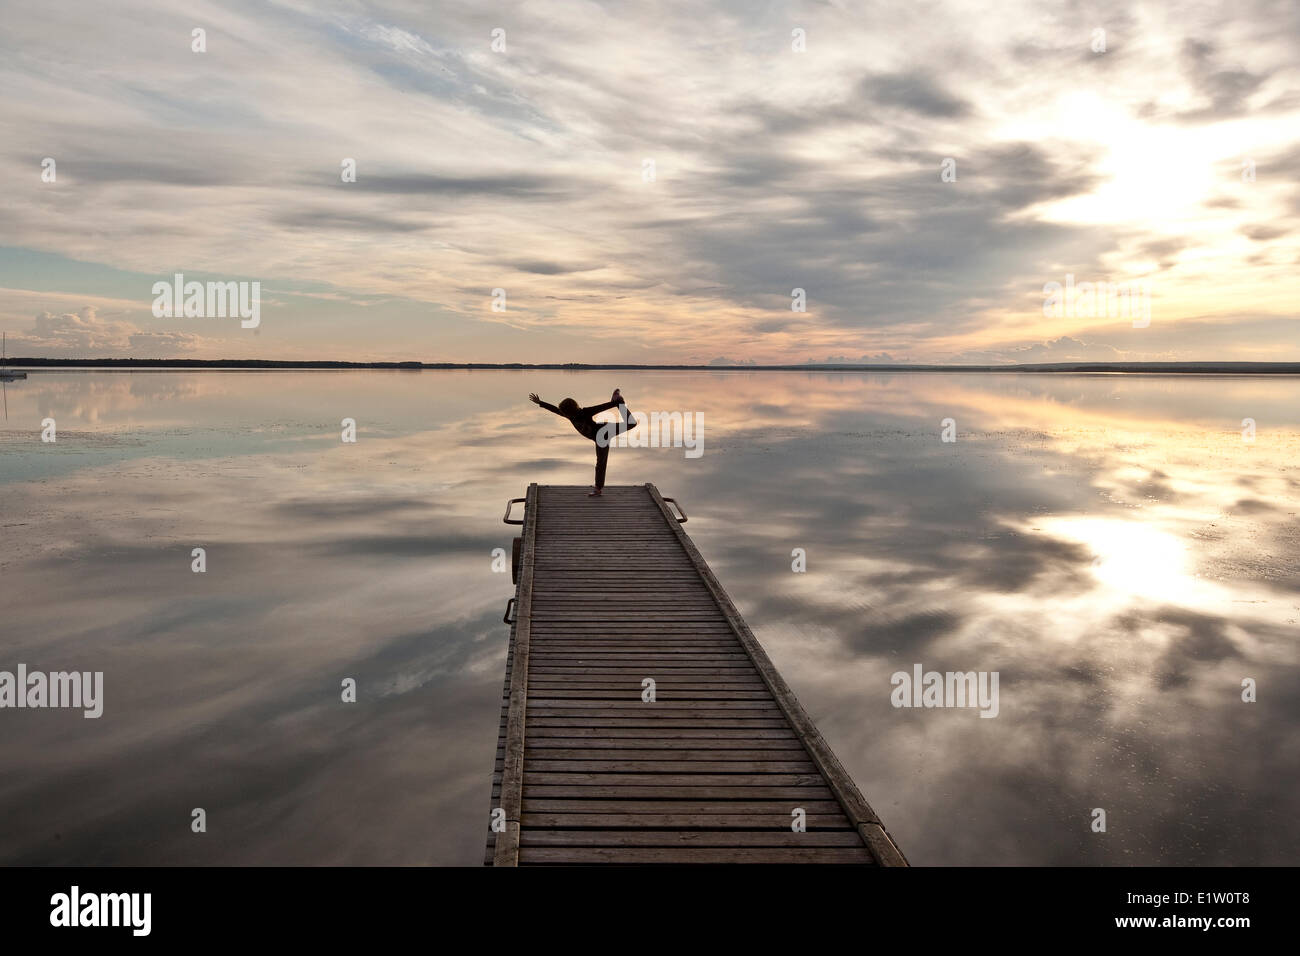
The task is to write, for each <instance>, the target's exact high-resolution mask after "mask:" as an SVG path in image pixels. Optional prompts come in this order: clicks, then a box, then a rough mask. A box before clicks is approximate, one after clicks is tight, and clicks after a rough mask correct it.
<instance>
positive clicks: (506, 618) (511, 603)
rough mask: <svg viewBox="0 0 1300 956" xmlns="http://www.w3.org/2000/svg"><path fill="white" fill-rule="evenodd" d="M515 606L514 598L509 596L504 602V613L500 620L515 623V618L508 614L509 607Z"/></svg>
mask: <svg viewBox="0 0 1300 956" xmlns="http://www.w3.org/2000/svg"><path fill="white" fill-rule="evenodd" d="M514 606H515V599H514V598H511V599H510V600H509V601H507V602H506V613H505V614H502V615H501V621H502V622H503V623H505V624H513V623H515V619H514V618H513V617H511V616H510V609H511V608H512V607H514Z"/></svg>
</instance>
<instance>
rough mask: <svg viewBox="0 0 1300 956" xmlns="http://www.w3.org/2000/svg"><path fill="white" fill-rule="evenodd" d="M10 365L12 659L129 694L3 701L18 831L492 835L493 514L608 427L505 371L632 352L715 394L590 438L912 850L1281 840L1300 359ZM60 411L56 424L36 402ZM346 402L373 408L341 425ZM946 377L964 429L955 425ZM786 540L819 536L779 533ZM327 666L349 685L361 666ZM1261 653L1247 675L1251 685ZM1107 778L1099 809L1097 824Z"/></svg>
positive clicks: (175, 858)
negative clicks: (665, 502)
mask: <svg viewBox="0 0 1300 956" xmlns="http://www.w3.org/2000/svg"><path fill="white" fill-rule="evenodd" d="M28 384H31V385H34V386H35V387H34V388H31V389H30V390H27V391H22V390H20V389H12V390H11V392H10V395H9V401H10V421H9V423H8V428H7V430H6V432H5V433H4V434H3V435H0V438H3V447H2V449H0V481H5V482H6V483H5V484H3V485H0V487H2V488H3V494H4V533H5V540H6V547H5V549H4V550H3V552H0V573H3V575H4V581H5V586H6V593H7V594H9V595H19V596H21V597H20V598H19V599H14V598H13V597H11V598H10V599H9V600H8V601H6V605H7V623H8V625H9V626H7V627H6V636H5V640H4V646H5V651H6V653H5V660H3V661H0V666H4V667H12V666H13V665H14V664H16V663H17V662H19V661H23V662H25V663H27V664H28V665H29V666H31V667H41V668H44V669H49V670H53V669H59V668H62V667H74V666H75V667H78V668H81V669H102V670H104V671H105V681H106V697H107V702H106V710H105V717H104V718H102V719H101V720H99V721H85V720H82V719H81V718H80V716H79V715H75V716H74V715H71V714H65V713H54V712H32V711H25V712H18V711H9V712H6V713H5V715H4V720H5V721H6V723H7V725H8V729H9V730H10V731H12V732H9V733H6V734H5V735H4V737H3V739H2V740H0V761H2V762H3V763H4V765H5V766H6V767H7V768H11V770H12V772H10V773H7V774H6V775H5V777H4V779H3V781H0V810H2V811H3V812H2V813H0V820H3V821H4V822H3V823H0V859H3V860H4V861H5V862H22V863H36V862H69V863H71V862H86V863H108V862H112V863H126V862H135V863H149V862H166V863H182V862H193V863H212V862H252V863H345V862H346V863H425V862H435V863H466V864H473V863H476V862H477V861H478V860H479V857H480V854H481V848H482V835H483V834H482V828H483V824H484V821H485V819H486V811H487V803H488V790H487V787H488V779H489V774H490V770H491V763H492V750H493V747H494V745H495V735H496V719H497V707H498V704H499V695H500V689H501V678H502V670H503V666H504V651H505V641H506V636H507V635H506V630H505V628H504V626H502V625H501V624H500V611H501V608H502V606H503V605H504V603H505V599H506V598H507V597H508V596H509V595H510V593H512V588H511V586H510V583H509V577H508V575H499V574H493V573H491V571H490V559H491V554H490V553H491V549H492V548H495V547H505V548H507V549H508V547H509V541H510V536H511V531H510V529H507V528H505V527H504V526H503V525H501V524H500V514H501V509H502V507H503V504H504V501H505V499H506V498H510V497H516V496H518V495H519V494H522V489H523V488H524V487H525V485H526V484H527V482H528V481H533V480H535V481H542V482H550V483H581V484H585V483H587V482H589V480H590V468H591V462H590V461H589V460H588V459H589V456H590V448H589V446H586V445H585V444H584V443H583V442H582V441H581V440H579V439H578V438H577V437H576V436H574V435H572V434H571V430H566V428H562V427H560V426H562V425H563V423H562V422H558V423H557V421H556V420H554V419H553V418H552V417H551V416H548V415H545V414H544V413H538V412H537V411H536V410H535V409H533V408H532V406H529V405H527V403H526V402H524V401H522V399H523V398H524V396H525V395H526V394H527V392H528V391H532V390H536V391H539V392H540V393H541V394H542V395H543V396H544V397H546V398H547V399H549V400H556V399H558V398H560V397H563V396H564V395H566V394H573V395H574V396H575V397H577V398H578V399H579V400H580V401H583V402H594V401H597V400H599V399H600V398H601V397H603V395H604V394H606V393H608V392H609V391H610V389H611V388H612V387H613V385H615V384H618V385H621V386H622V388H623V390H624V392H625V393H626V394H628V395H629V396H630V398H631V404H632V408H633V410H634V411H636V410H638V409H640V408H644V409H665V410H673V409H676V410H682V411H699V412H703V414H704V418H705V423H706V442H705V449H706V451H705V454H704V456H703V457H702V458H699V459H686V458H685V457H684V456H683V454H682V450H681V449H667V448H661V449H617V450H615V452H614V454H613V456H612V459H611V466H610V474H611V478H610V480H611V481H612V482H615V483H630V482H640V481H653V482H655V483H657V484H658V485H659V486H660V487H661V489H663V490H665V492H666V493H669V494H674V495H676V496H677V497H679V498H680V499H681V500H682V501H683V502H684V503H685V504H686V506H687V508H688V510H689V511H690V514H691V524H690V526H689V527H688V530H689V531H691V533H692V536H693V537H694V538H695V540H696V542H697V543H698V544H699V545H700V547H701V549H702V551H703V552H704V554H705V556H706V558H708V559H709V561H710V562H711V563H712V564H713V566H714V568H715V570H716V571H717V572H718V573H719V576H720V578H721V579H722V580H723V582H724V583H725V585H726V586H727V588H728V590H729V591H730V593H731V594H732V596H733V598H735V599H736V601H737V603H738V604H739V605H740V607H741V609H742V611H743V612H744V613H745V615H746V618H747V620H748V621H749V623H750V625H751V627H753V628H754V630H755V632H756V633H757V635H758V636H759V638H760V640H761V641H762V642H763V643H764V645H765V647H766V648H767V649H768V651H769V653H770V654H771V655H772V656H773V658H774V659H775V661H776V662H777V664H778V666H779V667H780V668H781V670H782V672H783V673H784V675H785V676H786V678H787V680H788V681H789V682H790V683H791V685H792V686H793V687H794V689H795V691H796V693H797V694H798V695H799V697H800V699H801V700H802V702H803V703H804V705H805V707H806V708H807V709H808V710H809V711H810V713H812V715H813V716H814V718H815V719H816V720H817V721H818V723H819V726H821V728H822V730H823V732H824V733H825V734H826V736H827V737H828V738H829V740H830V742H831V744H832V746H833V747H834V748H835V750H836V751H837V753H838V754H839V756H840V758H841V759H842V760H843V762H844V763H845V765H846V766H847V767H848V769H849V771H850V772H851V773H852V774H853V776H854V777H855V779H856V780H857V781H858V783H859V784H860V786H861V787H862V789H863V790H864V792H865V793H866V794H867V797H868V799H869V800H871V801H872V802H873V804H874V805H875V806H876V808H877V810H879V811H880V813H881V814H882V815H883V816H884V818H885V820H886V822H887V824H888V825H889V827H890V829H891V830H892V831H893V833H894V834H895V836H896V837H897V838H898V839H899V840H900V842H901V844H902V845H903V847H904V848H905V850H906V852H907V853H908V855H909V857H910V858H911V859H912V861H913V862H915V863H922V864H926V863H931V864H942V863H1035V862H1040V863H1070V862H1089V863H1193V862H1199V863H1256V862H1283V861H1287V860H1290V859H1291V858H1293V857H1294V852H1295V849H1296V842H1297V841H1296V832H1297V830H1296V827H1295V825H1294V823H1293V822H1292V821H1293V820H1294V818H1295V811H1296V806H1295V804H1296V799H1295V797H1294V795H1293V791H1294V786H1293V784H1294V780H1295V779H1296V772H1297V769H1300V768H1297V756H1296V754H1297V748H1296V733H1295V730H1294V728H1295V726H1296V717H1297V704H1298V703H1300V668H1297V666H1296V653H1295V649H1294V634H1295V627H1296V623H1297V617H1298V616H1300V579H1298V577H1297V575H1298V574H1300V571H1298V569H1297V567H1296V561H1295V559H1294V555H1295V554H1296V544H1297V531H1298V526H1297V522H1296V511H1297V507H1296V490H1297V471H1296V466H1295V465H1294V462H1295V461H1296V460H1297V457H1298V456H1297V454H1296V453H1297V451H1300V428H1298V427H1297V421H1296V418H1297V407H1298V406H1297V404H1296V402H1295V389H1296V386H1295V384H1294V383H1293V382H1292V381H1290V380H1285V379H1271V380H1264V381H1261V380H1259V379H1217V378H1201V377H1197V378H1191V379H1176V380H1175V379H1167V378H1157V377H1117V376H1071V377H1050V378H1049V377H1044V376H1026V375H1008V376H965V375H942V376H939V375H929V376H926V375H906V374H885V375H844V374H834V375H831V374H824V373H808V374H803V373H766V374H765V373H752V374H751V373H685V372H681V373H669V372H663V373H644V372H642V373H636V372H633V373H625V372H618V373H583V374H577V373H562V372H538V373H528V374H524V373H512V372H476V373H472V374H461V373H447V374H443V373H423V374H419V375H411V374H401V373H344V374H321V375H318V374H314V373H266V374H262V373H258V374H249V373H176V374H173V373H150V374H149V375H147V376H140V375H130V376H128V375H102V374H97V375H84V374H82V375H79V374H76V373H41V374H40V375H36V374H34V375H33V376H32V378H31V379H29V380H28ZM44 415H54V416H55V417H57V418H58V420H59V423H60V440H59V443H58V445H57V446H41V445H40V443H39V438H38V437H37V435H38V432H39V420H40V418H41V417H43V416H44ZM1248 415H1249V416H1250V417H1254V418H1256V419H1257V420H1258V422H1259V423H1260V425H1259V434H1258V436H1257V439H1256V441H1255V442H1254V443H1253V444H1246V443H1244V442H1242V440H1241V437H1240V432H1239V430H1238V428H1237V426H1238V423H1239V422H1240V419H1241V418H1242V417H1246V416H1248ZM344 416H351V417H355V418H356V419H357V421H358V424H359V431H360V440H359V442H358V443H357V444H356V445H344V444H342V443H340V442H339V440H338V426H337V422H338V421H339V419H340V418H342V417H344ZM945 417H953V418H955V419H956V421H957V426H958V441H957V442H956V443H955V444H944V443H942V442H940V441H939V422H940V420H941V419H943V418H945ZM26 442H32V443H33V444H31V445H28V444H25V443H26ZM51 462H55V463H57V467H53V466H51V464H50V463H51ZM195 546H202V547H206V548H207V549H208V562H209V565H208V566H209V570H208V572H207V574H205V575H195V574H192V573H191V572H190V570H189V561H190V558H189V552H190V548H191V547H195ZM795 547H802V548H805V549H806V550H807V553H808V572H807V573H806V574H794V573H792V572H791V571H790V560H791V559H790V551H791V549H792V548H795ZM595 576H596V577H597V579H599V577H600V572H598V571H597V572H595ZM916 662H920V663H922V664H923V665H924V666H925V667H926V668H927V669H935V670H963V671H965V670H997V671H999V672H1000V674H1001V693H1002V704H1001V713H1000V715H999V717H997V718H996V719H993V720H981V719H978V718H976V715H975V713H974V712H973V711H944V710H896V709H894V708H893V707H891V706H890V704H889V691H890V684H889V676H890V674H891V673H892V672H894V671H896V670H900V669H904V670H906V669H910V667H911V666H912V664H913V663H916ZM345 676H351V677H355V678H356V679H357V680H358V684H359V687H360V688H361V702H360V703H358V704H356V705H345V704H342V703H341V702H339V690H338V688H339V681H340V680H341V678H342V677H345ZM1243 677H1255V678H1256V679H1257V680H1258V681H1259V683H1260V687H1261V692H1260V702H1259V703H1257V704H1244V703H1242V702H1241V701H1240V682H1241V679H1242V678H1243ZM195 806H203V807H205V808H206V809H207V811H208V816H209V833H208V834H206V835H204V836H197V835H192V834H190V833H189V829H188V821H189V811H190V809H191V808H192V807H195ZM1096 806H1101V807H1105V808H1106V809H1107V812H1108V816H1109V818H1110V832H1108V833H1106V834H1093V833H1091V832H1090V831H1089V829H1088V823H1089V821H1090V811H1091V809H1092V808H1093V807H1096Z"/></svg>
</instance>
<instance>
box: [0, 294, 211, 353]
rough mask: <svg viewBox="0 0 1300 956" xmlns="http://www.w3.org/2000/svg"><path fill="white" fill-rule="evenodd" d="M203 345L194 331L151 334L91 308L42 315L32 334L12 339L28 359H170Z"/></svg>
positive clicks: (12, 348) (13, 347)
mask: <svg viewBox="0 0 1300 956" xmlns="http://www.w3.org/2000/svg"><path fill="white" fill-rule="evenodd" d="M203 342H204V339H203V337H202V336H199V335H195V334H194V333H192V332H167V331H161V332H158V331H148V330H145V329H141V328H139V327H138V326H136V325H135V324H133V323H131V322H126V321H122V320H116V321H110V320H106V319H101V318H99V316H98V315H97V314H96V309H95V307H94V306H89V305H88V306H85V307H84V308H82V309H79V310H78V311H76V312H75V313H74V312H64V313H62V314H55V313H53V312H41V313H39V314H38V315H37V316H36V320H35V322H34V323H33V325H32V328H31V330H30V331H27V332H21V331H20V332H18V333H15V334H11V335H10V336H9V343H10V345H9V350H10V352H11V353H12V354H14V355H21V356H22V357H24V358H27V357H36V356H40V357H46V358H121V357H135V358H166V357H169V356H174V355H177V354H178V353H184V352H193V351H195V350H196V349H198V348H199V347H200V346H201V345H202V344H203ZM17 350H21V352H19V351H17Z"/></svg>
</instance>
